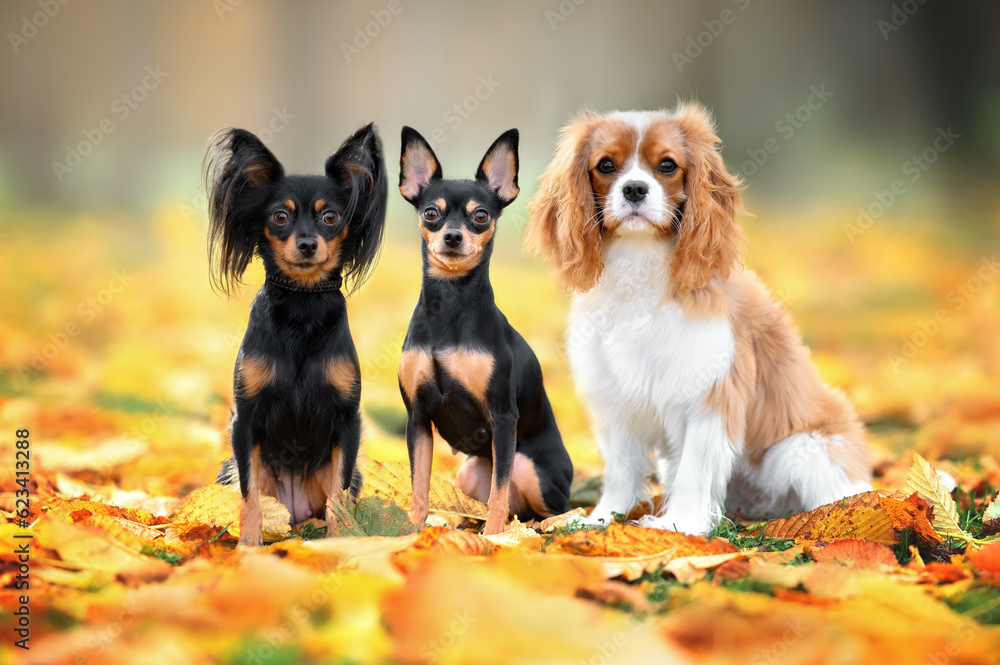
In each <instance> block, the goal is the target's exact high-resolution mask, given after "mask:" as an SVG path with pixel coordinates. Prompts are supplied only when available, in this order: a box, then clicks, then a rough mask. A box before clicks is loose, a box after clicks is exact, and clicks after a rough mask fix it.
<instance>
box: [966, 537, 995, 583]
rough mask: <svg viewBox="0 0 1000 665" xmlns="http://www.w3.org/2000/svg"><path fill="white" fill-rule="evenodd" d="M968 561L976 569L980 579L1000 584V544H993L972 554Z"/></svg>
mask: <svg viewBox="0 0 1000 665" xmlns="http://www.w3.org/2000/svg"><path fill="white" fill-rule="evenodd" d="M967 560H968V561H969V562H970V563H971V564H972V565H973V566H974V567H975V568H976V574H977V575H978V576H979V577H983V578H985V579H987V580H990V581H993V582H994V583H1000V543H992V544H990V545H987V546H985V547H983V548H981V549H979V550H976V551H974V552H971V553H970V554H969V555H968V557H967Z"/></svg>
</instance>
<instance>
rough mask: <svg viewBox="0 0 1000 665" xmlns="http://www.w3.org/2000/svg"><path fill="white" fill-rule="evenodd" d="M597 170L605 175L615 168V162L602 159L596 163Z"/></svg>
mask: <svg viewBox="0 0 1000 665" xmlns="http://www.w3.org/2000/svg"><path fill="white" fill-rule="evenodd" d="M597 170H598V171H600V172H601V173H603V174H605V175H607V174H609V173H611V172H613V171H614V170H615V163H614V162H613V161H611V160H610V159H602V160H601V161H600V162H598V164H597Z"/></svg>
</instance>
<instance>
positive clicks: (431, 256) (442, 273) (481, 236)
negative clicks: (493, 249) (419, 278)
mask: <svg viewBox="0 0 1000 665" xmlns="http://www.w3.org/2000/svg"><path fill="white" fill-rule="evenodd" d="M446 230H447V227H444V226H442V227H441V228H440V229H438V230H437V231H434V232H433V233H432V232H431V231H428V230H427V229H426V228H424V226H423V224H421V225H420V236H421V237H422V238H423V240H424V243H425V244H426V245H427V261H428V264H429V265H428V266H427V272H429V273H430V274H431V276H433V277H437V278H439V279H455V278H458V277H465V276H466V275H468V274H469V272H470V271H471V270H472V269H473V268H475V267H476V266H477V265H479V261H480V259H481V258H482V255H483V251H484V250H485V249H486V245H487V244H488V243H489V241H490V239H491V238H492V237H493V233H494V232H495V231H496V220H493V221H492V222H491V223H490V227H489V228H488V229H486V230H485V231H483V232H482V233H467V232H466V231H465V229H464V228H463V229H462V244H461V246H460V247H461V248H462V249H463V252H462V254H460V255H458V256H448V255H446V254H445V251H446V249H447V246H446V245H445V244H444V233H445V231H446Z"/></svg>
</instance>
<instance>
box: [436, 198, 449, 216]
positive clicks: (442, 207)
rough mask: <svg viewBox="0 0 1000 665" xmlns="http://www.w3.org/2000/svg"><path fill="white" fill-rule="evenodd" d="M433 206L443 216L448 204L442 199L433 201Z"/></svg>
mask: <svg viewBox="0 0 1000 665" xmlns="http://www.w3.org/2000/svg"><path fill="white" fill-rule="evenodd" d="M434 205H436V206H437V208H438V210H440V211H441V213H442V214H444V211H445V209H446V208H447V207H448V202H447V201H445V200H444V199H434Z"/></svg>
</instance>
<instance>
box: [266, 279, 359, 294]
mask: <svg viewBox="0 0 1000 665" xmlns="http://www.w3.org/2000/svg"><path fill="white" fill-rule="evenodd" d="M267 281H269V282H271V283H272V284H274V285H275V286H278V287H281V288H283V289H285V290H287V291H298V292H299V293H331V292H333V291H339V290H340V287H341V286H343V284H344V279H343V277H341V276H340V275H334V276H333V277H332V278H330V279H328V280H326V281H324V282H318V283H316V284H313V285H312V286H302V285H301V284H300V283H299V282H296V281H295V280H292V279H289V278H287V277H283V276H281V275H268V276H267Z"/></svg>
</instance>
